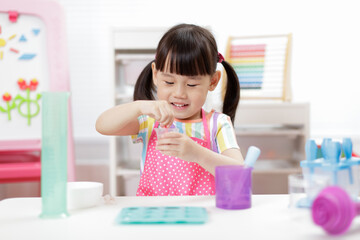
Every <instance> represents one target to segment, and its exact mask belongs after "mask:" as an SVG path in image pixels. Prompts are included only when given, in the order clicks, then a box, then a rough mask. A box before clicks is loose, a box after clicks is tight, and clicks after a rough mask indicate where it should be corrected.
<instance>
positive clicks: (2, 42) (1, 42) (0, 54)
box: [0, 27, 18, 60]
mask: <svg viewBox="0 0 360 240" xmlns="http://www.w3.org/2000/svg"><path fill="white" fill-rule="evenodd" d="M0 35H1V27H0ZM15 37H16V34H14V35H12V36H10V37H9V38H8V39H7V40H8V41H10V40H11V39H14V38H15ZM5 46H6V39H4V38H1V36H0V60H2V59H3V57H4V51H2V49H3V48H5ZM10 51H12V52H15V53H18V51H17V50H16V49H13V48H10Z"/></svg>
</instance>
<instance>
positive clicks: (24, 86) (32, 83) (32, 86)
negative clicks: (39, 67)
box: [17, 78, 39, 91]
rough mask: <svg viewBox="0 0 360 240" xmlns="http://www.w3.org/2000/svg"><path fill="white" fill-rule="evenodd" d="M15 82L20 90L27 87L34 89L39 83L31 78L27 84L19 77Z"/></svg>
mask: <svg viewBox="0 0 360 240" xmlns="http://www.w3.org/2000/svg"><path fill="white" fill-rule="evenodd" d="M17 83H18V85H19V87H20V89H21V90H26V89H29V90H30V91H35V90H36V88H37V86H38V85H39V82H38V81H37V80H36V79H35V78H34V79H31V80H30V83H29V84H27V83H26V81H25V80H24V79H22V78H20V79H19V80H18V82H17Z"/></svg>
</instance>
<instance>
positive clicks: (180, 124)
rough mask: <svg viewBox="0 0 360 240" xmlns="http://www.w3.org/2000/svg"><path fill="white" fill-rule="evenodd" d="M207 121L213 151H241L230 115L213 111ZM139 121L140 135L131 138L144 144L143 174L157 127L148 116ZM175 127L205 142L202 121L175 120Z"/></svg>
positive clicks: (142, 155) (141, 165) (153, 120)
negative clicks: (152, 135)
mask: <svg viewBox="0 0 360 240" xmlns="http://www.w3.org/2000/svg"><path fill="white" fill-rule="evenodd" d="M206 120H207V122H208V126H209V131H210V140H211V144H212V145H214V144H215V146H212V147H211V149H216V150H217V152H218V153H222V152H223V151H225V150H227V149H230V148H237V149H239V145H238V144H237V141H236V136H235V131H234V128H233V125H232V123H231V120H230V117H229V116H228V115H226V114H223V113H219V112H215V111H214V110H212V111H211V112H209V113H208V114H207V115H206ZM138 121H139V124H140V129H139V133H138V134H137V135H132V136H131V138H132V140H133V142H134V143H138V142H142V143H143V150H142V154H141V164H140V167H141V168H140V169H141V172H143V170H144V164H145V158H146V151H147V147H148V142H149V140H150V136H151V133H152V131H153V129H154V126H155V119H153V118H151V117H149V116H147V115H141V116H139V117H138ZM173 125H175V127H176V128H178V129H179V132H180V133H182V134H186V135H187V136H189V137H195V138H199V139H202V140H205V132H204V126H203V122H202V120H201V119H196V120H179V119H175V121H174V122H173ZM214 125H215V126H214ZM159 127H160V126H159Z"/></svg>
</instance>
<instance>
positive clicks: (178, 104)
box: [171, 103, 189, 108]
mask: <svg viewBox="0 0 360 240" xmlns="http://www.w3.org/2000/svg"><path fill="white" fill-rule="evenodd" d="M171 105H173V106H175V107H176V108H184V107H187V106H189V104H185V103H171Z"/></svg>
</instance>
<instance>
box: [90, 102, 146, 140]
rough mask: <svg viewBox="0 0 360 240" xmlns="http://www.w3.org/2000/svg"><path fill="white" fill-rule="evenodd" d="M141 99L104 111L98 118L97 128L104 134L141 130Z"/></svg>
mask: <svg viewBox="0 0 360 240" xmlns="http://www.w3.org/2000/svg"><path fill="white" fill-rule="evenodd" d="M140 105H141V103H140V101H135V102H131V103H125V104H121V105H118V106H115V107H112V108H110V109H108V110H106V111H105V112H103V113H102V114H101V115H100V116H99V117H98V119H97V120H96V125H95V127H96V130H97V131H98V132H99V133H101V134H104V135H119V136H124V135H133V134H137V133H138V132H139V122H138V120H137V117H138V116H140V115H141V110H140Z"/></svg>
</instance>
